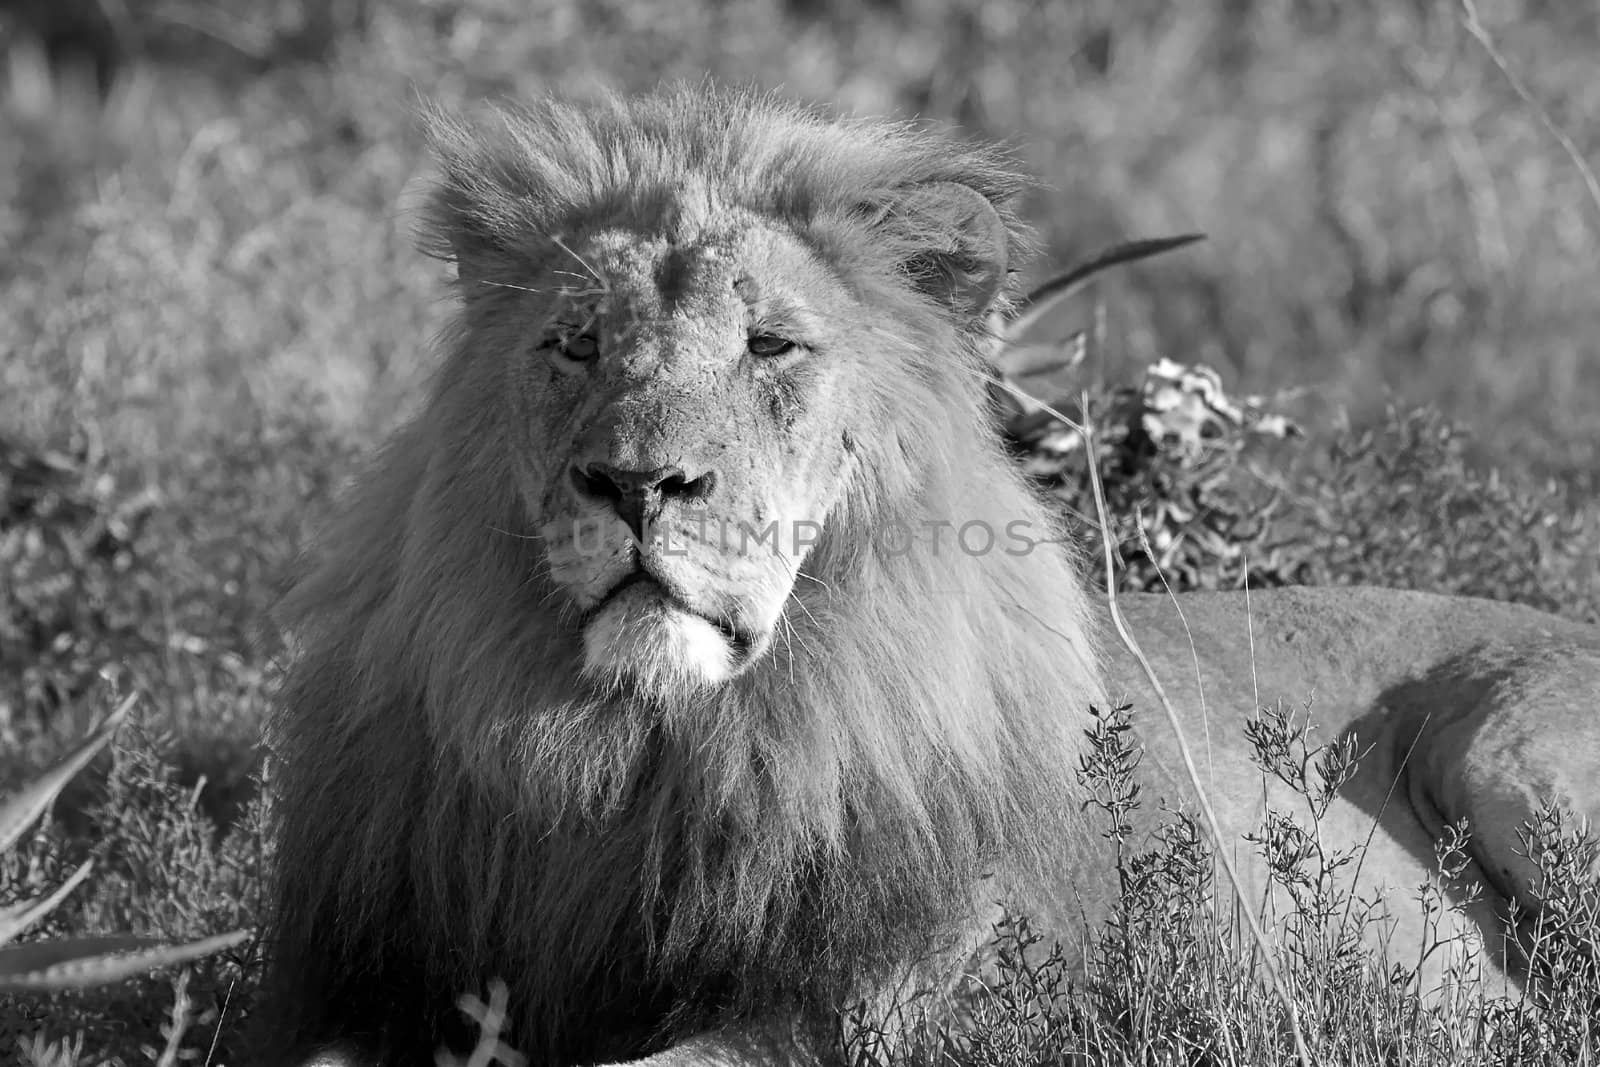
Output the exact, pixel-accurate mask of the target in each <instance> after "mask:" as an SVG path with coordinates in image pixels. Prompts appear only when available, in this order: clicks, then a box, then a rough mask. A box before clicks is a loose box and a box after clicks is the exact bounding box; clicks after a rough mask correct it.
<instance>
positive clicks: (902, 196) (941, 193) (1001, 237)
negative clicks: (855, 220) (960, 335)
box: [880, 182, 1010, 317]
mask: <svg viewBox="0 0 1600 1067" xmlns="http://www.w3.org/2000/svg"><path fill="white" fill-rule="evenodd" d="M880 210H882V212H883V214H882V217H881V225H883V226H886V227H889V228H890V229H891V230H892V232H893V237H894V239H895V241H896V243H898V244H900V245H901V247H902V248H903V249H904V258H903V259H902V264H901V265H902V267H903V269H904V270H905V271H906V273H907V274H909V275H910V276H911V278H912V280H913V281H914V282H915V283H916V285H917V287H918V288H919V289H921V290H922V291H923V292H925V293H927V294H928V295H929V296H932V297H934V298H935V299H937V300H939V301H940V302H941V303H944V304H946V305H948V306H949V307H950V308H951V309H952V310H954V311H956V312H958V313H960V314H962V315H968V316H973V317H979V316H982V315H984V314H986V313H987V312H988V311H989V309H990V307H991V306H992V305H993V304H994V302H995V300H996V298H997V297H999V295H1000V292H1001V290H1003V289H1004V288H1005V284H1006V268H1007V266H1008V265H1009V262H1010V255H1009V251H1010V250H1009V243H1010V234H1009V232H1008V231H1007V229H1006V224H1005V221H1004V220H1003V219H1001V217H1000V213H999V212H998V211H996V210H995V207H994V205H993V204H991V203H990V202H989V199H988V198H987V197H985V196H984V195H983V194H982V193H980V192H978V191H977V190H976V189H973V188H972V187H971V186H967V185H962V184H960V183H959V182H924V183H922V184H919V185H913V186H910V187H909V188H905V189H899V190H896V191H895V193H894V195H893V196H892V198H890V199H889V200H888V201H887V202H886V203H883V204H882V205H881V208H880Z"/></svg>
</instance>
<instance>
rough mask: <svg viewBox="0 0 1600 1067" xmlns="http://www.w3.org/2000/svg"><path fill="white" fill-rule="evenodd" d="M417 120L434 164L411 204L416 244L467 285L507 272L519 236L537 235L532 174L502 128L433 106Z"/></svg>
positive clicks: (536, 199)
mask: <svg viewBox="0 0 1600 1067" xmlns="http://www.w3.org/2000/svg"><path fill="white" fill-rule="evenodd" d="M419 117H420V119H421V124H422V133H423V136H424V138H425V140H426V142H427V144H428V147H429V149H430V154H431V156H432V161H431V166H430V168H429V171H428V173H427V175H426V177H425V178H423V179H421V180H420V181H419V183H418V189H417V192H416V195H415V199H414V201H413V210H414V217H415V218H417V220H418V231H417V245H418V247H419V248H420V249H421V250H422V252H423V253H424V254H426V255H430V256H433V257H435V258H438V259H443V260H449V261H453V262H454V263H455V264H456V270H457V272H458V274H459V276H460V277H461V279H462V280H464V281H465V280H469V279H476V278H481V277H484V276H485V275H488V274H491V273H493V272H494V270H495V269H496V268H497V267H502V266H504V263H503V260H504V259H505V258H506V257H507V255H508V253H509V252H510V251H511V247H510V245H511V242H513V241H514V240H515V239H516V237H517V235H520V234H523V233H526V232H529V231H530V230H531V229H535V228H536V222H537V220H536V219H534V218H533V213H534V207H535V205H537V204H538V203H539V202H540V194H541V193H542V189H541V188H540V187H539V183H538V181H537V173H536V169H535V168H534V167H532V166H531V165H529V164H527V163H526V162H524V161H523V160H521V159H519V155H518V152H517V151H516V147H515V145H513V144H511V143H510V141H509V132H508V130H507V128H506V126H505V124H504V122H503V121H502V122H499V123H496V122H494V121H489V120H484V119H468V118H465V117H462V116H458V115H455V114H452V113H449V112H446V111H444V110H443V109H441V108H438V107H435V106H431V105H424V107H423V108H422V110H421V113H420V116H419ZM492 118H493V113H491V115H490V119H492Z"/></svg>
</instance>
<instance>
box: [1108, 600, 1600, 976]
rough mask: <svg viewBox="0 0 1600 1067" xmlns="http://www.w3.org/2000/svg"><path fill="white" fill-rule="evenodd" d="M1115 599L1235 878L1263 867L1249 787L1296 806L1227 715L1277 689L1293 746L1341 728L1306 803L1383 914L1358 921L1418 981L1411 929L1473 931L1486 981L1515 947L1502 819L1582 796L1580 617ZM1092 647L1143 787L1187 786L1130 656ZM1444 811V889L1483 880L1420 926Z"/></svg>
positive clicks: (1471, 609)
mask: <svg viewBox="0 0 1600 1067" xmlns="http://www.w3.org/2000/svg"><path fill="white" fill-rule="evenodd" d="M1120 603H1121V606H1122V609H1123V612H1124V615H1125V616H1126V618H1127V621H1128V625H1129V629H1130V632H1131V633H1132V634H1133V635H1134V637H1135V639H1136V640H1137V641H1138V642H1139V644H1140V645H1141V647H1142V648H1143V649H1144V650H1145V652H1146V653H1147V655H1148V656H1149V658H1150V659H1151V662H1152V666H1153V667H1154V669H1155V672H1156V674H1157V676H1158V677H1159V678H1160V679H1161V681H1162V685H1163V687H1164V688H1165V689H1166V691H1167V695H1168V696H1169V698H1170V699H1171V700H1172V702H1173V704H1174V706H1175V707H1176V709H1177V710H1178V712H1179V715H1180V720H1181V722H1182V724H1183V726H1184V730H1185V733H1186V736H1187V738H1188V740H1189V744H1190V746H1191V749H1192V752H1193V755H1194V759H1195V761H1196V764H1197V766H1198V769H1199V772H1200V778H1201V781H1202V784H1203V785H1207V786H1208V788H1207V795H1208V797H1209V798H1210V800H1211V802H1212V805H1213V807H1214V808H1215V809H1216V813H1217V817H1218V821H1219V822H1220V823H1221V824H1222V826H1223V829H1224V834H1225V836H1226V838H1227V839H1228V840H1229V841H1230V842H1231V843H1232V845H1233V847H1234V851H1235V854H1236V856H1237V858H1238V859H1239V861H1240V864H1241V868H1242V870H1241V873H1242V874H1243V875H1245V880H1246V882H1247V883H1248V884H1247V886H1246V892H1247V893H1248V894H1250V895H1252V896H1253V897H1254V898H1256V899H1259V896H1260V894H1261V893H1262V892H1263V890H1264V888H1265V886H1264V883H1265V878H1264V872H1263V870H1262V868H1261V863H1260V860H1259V856H1258V854H1257V850H1256V849H1255V848H1254V846H1250V845H1247V844H1245V843H1244V841H1243V835H1244V834H1246V833H1252V832H1260V830H1261V829H1262V827H1263V825H1264V816H1265V809H1266V807H1267V806H1268V805H1271V806H1273V807H1275V808H1276V810H1278V811H1280V812H1284V813H1288V814H1292V815H1294V816H1296V817H1298V818H1300V819H1301V821H1302V822H1304V821H1306V820H1305V803H1304V801H1303V800H1300V799H1298V798H1295V797H1292V796H1291V795H1289V793H1288V791H1287V789H1286V788H1285V787H1283V786H1282V785H1280V784H1279V783H1277V782H1275V781H1271V780H1270V779H1269V778H1268V776H1266V775H1264V774H1263V773H1262V772H1261V771H1260V770H1258V769H1257V768H1256V766H1255V765H1254V764H1253V763H1252V759H1251V757H1252V746H1251V744H1250V742H1249V740H1248V738H1247V737H1246V734H1245V729H1244V725H1245V722H1246V721H1247V720H1248V719H1249V718H1250V717H1251V716H1252V715H1254V713H1255V709H1256V708H1257V707H1258V706H1272V705H1275V704H1279V703H1282V704H1283V705H1286V706H1287V707H1288V708H1289V709H1290V710H1291V711H1293V712H1294V713H1295V718H1296V720H1297V721H1298V722H1300V723H1301V724H1304V723H1306V722H1307V721H1309V723H1310V726H1311V730H1310V733H1309V738H1308V739H1309V742H1310V744H1311V745H1318V744H1330V743H1333V742H1336V741H1338V740H1339V739H1341V738H1344V737H1346V736H1349V735H1354V737H1355V738H1356V741H1357V745H1358V748H1359V750H1360V752H1361V753H1362V756H1361V759H1360V762H1359V764H1358V768H1357V773H1356V775H1355V777H1354V778H1353V779H1352V780H1351V781H1350V782H1349V783H1347V784H1346V785H1345V786H1344V787H1343V788H1342V789H1341V790H1340V791H1339V794H1338V796H1337V798H1336V799H1335V800H1334V802H1333V806H1332V807H1331V809H1330V810H1329V812H1328V815H1327V816H1326V817H1325V818H1324V820H1323V823H1322V841H1323V846H1324V848H1326V849H1327V850H1329V852H1330V853H1331V852H1333V851H1336V850H1345V851H1348V852H1350V853H1352V854H1355V855H1359V856H1362V857H1363V858H1362V860H1361V866H1360V871H1359V876H1358V877H1357V878H1356V879H1355V881H1356V888H1357V890H1358V892H1359V894H1360V895H1361V896H1362V897H1363V898H1366V899H1378V900H1379V901H1380V902H1381V904H1382V909H1383V910H1384V911H1386V912H1387V913H1388V915H1389V918H1390V920H1392V926H1386V925H1384V924H1378V928H1376V929H1375V930H1374V933H1378V932H1380V931H1381V932H1383V933H1384V934H1385V936H1386V938H1387V944H1386V945H1385V946H1384V947H1385V948H1386V951H1387V954H1388V959H1389V961H1390V962H1392V963H1398V964H1403V965H1406V966H1411V967H1416V966H1418V965H1419V964H1422V966H1423V970H1424V972H1425V976H1424V981H1425V988H1430V987H1431V984H1432V983H1435V982H1437V981H1439V980H1441V978H1442V975H1441V973H1440V968H1441V967H1442V966H1443V965H1444V964H1445V963H1446V961H1447V959H1448V957H1449V955H1450V954H1449V953H1448V952H1445V951H1440V952H1438V953H1435V954H1433V955H1432V956H1430V957H1429V958H1428V959H1427V960H1426V961H1424V956H1423V950H1424V947H1425V944H1424V943H1425V941H1427V939H1428V938H1430V937H1450V936H1452V935H1453V934H1454V933H1456V932H1457V930H1458V929H1459V931H1460V932H1461V933H1463V934H1464V935H1465V936H1466V937H1467V938H1468V939H1469V941H1468V942H1467V943H1468V944H1472V943H1476V944H1478V945H1481V946H1483V947H1485V948H1486V949H1488V951H1487V952H1485V953H1483V955H1482V962H1483V963H1484V964H1485V969H1484V974H1485V977H1486V978H1487V979H1488V980H1489V981H1490V982H1491V983H1492V984H1496V985H1498V983H1499V982H1500V981H1501V980H1503V979H1504V978H1505V977H1506V976H1507V972H1506V970H1505V968H1504V966H1503V965H1504V963H1505V962H1506V960H1507V954H1508V953H1509V956H1510V960H1511V962H1513V963H1515V962H1516V956H1517V950H1516V948H1515V947H1514V946H1507V945H1505V944H1503V940H1504V938H1505V934H1506V924H1505V921H1506V918H1507V916H1506V911H1505V907H1504V905H1505V902H1506V901H1507V900H1509V899H1511V898H1513V897H1515V898H1517V899H1520V900H1521V902H1522V903H1523V904H1524V905H1529V904H1531V902H1532V901H1531V894H1530V888H1531V887H1530V881H1531V880H1532V872H1531V870H1530V868H1529V866H1528V864H1527V860H1526V858H1525V856H1523V855H1520V854H1519V853H1521V852H1526V850H1527V845H1526V843H1525V842H1523V841H1522V840H1521V839H1520V838H1519V836H1518V830H1519V828H1520V827H1521V826H1522V825H1523V824H1524V823H1525V822H1528V821H1530V820H1533V819H1534V818H1536V816H1537V815H1538V814H1539V809H1540V805H1541V804H1542V803H1543V802H1544V801H1546V800H1548V801H1553V802H1555V803H1557V804H1559V805H1560V806H1562V807H1565V808H1567V809H1568V810H1570V811H1575V812H1579V813H1583V814H1595V813H1597V809H1596V805H1595V801H1594V798H1593V789H1592V784H1591V783H1592V780H1593V776H1594V772H1595V770H1596V769H1597V767H1600V762H1597V760H1600V756H1597V754H1600V709H1597V700H1600V631H1597V630H1596V629H1595V628H1594V627H1591V626H1585V625H1582V624H1579V623H1575V622H1571V621H1568V620H1564V619H1559V618H1555V617H1552V616H1550V615H1547V614H1545V613H1543V612H1538V611H1534V610H1532V609H1529V608H1524V607H1520V606H1517V605H1514V604H1504V603H1498V602H1494V601H1487V600H1478V599H1472V598H1464V597H1443V596H1433V595H1428V594H1423V593H1411V592H1401V591H1398V590H1388V589H1363V588H1356V589H1347V588H1318V589H1277V590H1267V591H1262V592H1258V593H1256V594H1254V595H1253V596H1250V597H1249V598H1247V597H1246V596H1245V595H1244V594H1243V593H1194V594H1187V595H1184V596H1180V597H1178V598H1177V600H1176V601H1175V602H1174V600H1173V599H1171V598H1168V597H1165V596H1159V595H1148V594H1147V595H1140V596H1126V597H1123V598H1121V601H1120ZM1180 612H1181V617H1180ZM1107 647H1108V649H1112V650H1113V654H1112V655H1110V656H1109V657H1108V662H1107V672H1106V674H1107V678H1108V679H1111V680H1112V681H1111V682H1110V685H1111V690H1112V694H1113V698H1114V699H1115V698H1116V696H1117V694H1119V693H1122V692H1126V693H1127V695H1128V696H1129V697H1130V698H1131V701H1132V703H1133V705H1134V707H1135V709H1136V710H1137V714H1138V720H1139V722H1140V723H1141V731H1140V735H1141V736H1140V740H1141V742H1142V743H1143V745H1144V746H1145V750H1146V758H1145V761H1144V763H1143V765H1142V769H1143V772H1144V773H1143V780H1144V784H1145V788H1146V791H1147V792H1146V797H1145V801H1146V806H1147V807H1153V806H1154V805H1155V803H1156V801H1157V800H1158V798H1162V797H1165V798H1167V799H1169V800H1172V801H1175V802H1176V801H1183V800H1186V799H1187V798H1189V797H1190V796H1192V787H1191V786H1190V785H1189V783H1188V779H1187V777H1186V775H1185V774H1184V771H1183V764H1182V762H1181V756H1180V754H1179V752H1178V750H1177V746H1176V742H1175V740H1174V737H1173V734H1172V731H1171V730H1170V728H1168V726H1167V725H1166V723H1165V722H1164V721H1163V719H1162V717H1161V716H1160V713H1159V705H1158V704H1157V702H1156V699H1155V697H1154V694H1152V693H1151V692H1150V691H1149V689H1148V687H1147V684H1146V683H1145V681H1144V674H1143V672H1142V671H1141V670H1140V669H1139V667H1138V666H1137V664H1136V663H1135V662H1134V661H1133V659H1132V657H1131V656H1130V655H1128V654H1126V653H1125V652H1123V651H1122V650H1121V649H1120V648H1119V647H1117V646H1115V645H1114V643H1112V642H1109V641H1108V644H1107ZM1197 664H1198V668H1197ZM1197 674H1198V678H1197ZM1307 705H1309V707H1307ZM1191 810H1192V808H1191ZM1461 819H1466V820H1467V822H1468V824H1469V829H1470V832H1471V838H1470V840H1469V842H1468V853H1469V855H1470V856H1471V857H1472V858H1473V860H1474V861H1475V865H1474V866H1473V867H1472V868H1470V869H1469V870H1468V872H1467V873H1466V875H1465V877H1464V879H1463V884H1462V885H1461V886H1459V887H1458V888H1466V887H1467V886H1468V885H1470V884H1472V883H1474V882H1476V883H1478V884H1481V886H1482V887H1483V889H1484V890H1485V892H1484V894H1483V897H1482V899H1481V901H1480V902H1479V903H1478V904H1477V905H1475V906H1472V907H1469V908H1467V909H1466V913H1465V915H1464V921H1463V922H1462V924H1461V926H1460V927H1459V928H1458V927H1456V926H1454V925H1453V920H1447V921H1445V922H1444V923H1443V924H1442V925H1441V926H1439V927H1438V928H1437V929H1433V930H1425V928H1424V925H1423V922H1422V917H1423V913H1422V908H1421V904H1420V902H1419V900H1418V897H1417V887H1419V886H1421V885H1422V884H1423V883H1425V882H1430V881H1434V882H1436V881H1437V880H1438V878H1439V868H1438V864H1437V862H1436V859H1435V855H1434V851H1433V845H1434V842H1435V841H1436V840H1437V839H1438V838H1439V835H1440V831H1441V830H1442V828H1443V826H1444V825H1445V824H1446V823H1455V822H1457V821H1458V820H1461ZM1375 826H1376V829H1374V827H1375ZM1349 873H1350V872H1349V871H1348V869H1347V870H1346V871H1344V872H1341V875H1340V884H1342V885H1348V884H1349V882H1350V881H1351V879H1350V877H1349ZM1511 973H1515V967H1513V968H1512V969H1511Z"/></svg>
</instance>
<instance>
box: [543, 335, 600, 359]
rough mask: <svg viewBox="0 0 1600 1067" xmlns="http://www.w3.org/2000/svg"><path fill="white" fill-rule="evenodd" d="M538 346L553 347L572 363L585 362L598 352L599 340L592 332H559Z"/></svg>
mask: <svg viewBox="0 0 1600 1067" xmlns="http://www.w3.org/2000/svg"><path fill="white" fill-rule="evenodd" d="M539 347H541V348H544V349H554V350H555V351H557V352H559V353H561V355H562V356H564V357H565V358H567V359H570V360H572V361H573V362H574V363H587V362H588V361H589V360H591V359H593V358H594V357H595V356H597V355H599V354H600V342H599V340H597V339H596V338H595V335H594V334H592V333H568V334H559V335H557V336H555V337H552V338H550V339H549V340H547V341H546V342H545V343H544V344H542V345H540V346H539Z"/></svg>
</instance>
